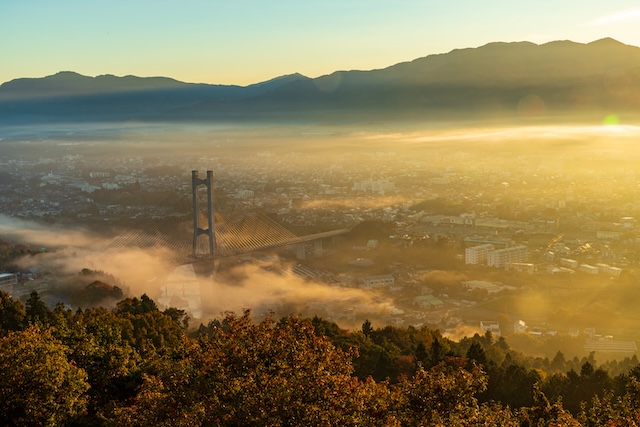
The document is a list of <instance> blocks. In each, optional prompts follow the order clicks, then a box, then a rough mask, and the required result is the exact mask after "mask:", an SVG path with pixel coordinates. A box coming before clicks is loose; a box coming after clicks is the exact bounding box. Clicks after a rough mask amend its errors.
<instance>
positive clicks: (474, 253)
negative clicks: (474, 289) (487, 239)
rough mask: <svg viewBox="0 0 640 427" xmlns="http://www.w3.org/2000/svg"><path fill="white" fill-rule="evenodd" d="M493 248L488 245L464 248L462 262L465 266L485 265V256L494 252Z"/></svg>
mask: <svg viewBox="0 0 640 427" xmlns="http://www.w3.org/2000/svg"><path fill="white" fill-rule="evenodd" d="M495 248H496V247H495V246H493V245H492V244H490V243H487V244H484V245H478V246H471V247H470V248H466V249H465V250H464V262H465V264H485V263H486V262H487V254H488V253H489V252H491V251H493V250H495Z"/></svg>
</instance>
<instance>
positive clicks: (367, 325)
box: [362, 319, 373, 338]
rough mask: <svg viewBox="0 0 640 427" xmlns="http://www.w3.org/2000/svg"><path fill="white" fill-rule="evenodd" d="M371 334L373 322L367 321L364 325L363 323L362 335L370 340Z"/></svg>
mask: <svg viewBox="0 0 640 427" xmlns="http://www.w3.org/2000/svg"><path fill="white" fill-rule="evenodd" d="M371 332H373V328H372V327H371V322H370V321H369V319H366V320H365V321H364V323H362V333H363V334H364V336H365V337H367V338H369V336H371Z"/></svg>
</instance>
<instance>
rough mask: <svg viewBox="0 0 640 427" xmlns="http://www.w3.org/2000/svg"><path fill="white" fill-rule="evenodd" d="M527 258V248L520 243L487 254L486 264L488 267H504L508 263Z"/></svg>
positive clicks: (523, 260) (525, 260)
mask: <svg viewBox="0 0 640 427" xmlns="http://www.w3.org/2000/svg"><path fill="white" fill-rule="evenodd" d="M528 260H529V250H528V249H527V247H526V246H522V245H519V246H512V247H510V248H504V249H498V250H495V251H491V252H489V253H488V254H487V265H488V266H489V267H497V268H505V267H506V266H507V265H508V264H511V263H515V262H527V261H528Z"/></svg>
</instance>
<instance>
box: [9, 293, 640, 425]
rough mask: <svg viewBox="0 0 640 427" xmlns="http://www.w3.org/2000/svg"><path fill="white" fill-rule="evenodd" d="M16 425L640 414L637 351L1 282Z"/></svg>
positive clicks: (635, 417)
mask: <svg viewBox="0 0 640 427" xmlns="http://www.w3.org/2000/svg"><path fill="white" fill-rule="evenodd" d="M0 315H1V316H0V318H1V319H2V329H1V330H0V384H2V387H0V414H1V415H0V416H1V417H2V418H3V425H8V426H22V425H35V426H79V425H92V426H96V425H97V426H130V425H136V426H211V425H220V426H225V425H228V426H232V425H233V426H237V425H255V426H286V425H296V426H334V425H335V426H350V425H351V426H418V425H420V426H437V425H447V426H480V425H482V426H487V425H491V426H534V425H535V426H552V425H554V426H555V425H567V426H571V425H575V426H579V425H584V426H612V425H637V424H638V423H640V415H639V413H638V411H637V407H638V397H640V383H639V382H638V379H639V378H640V364H638V360H637V358H636V357H635V356H634V357H632V358H627V359H625V360H624V361H622V362H616V363H615V364H608V365H601V366H597V365H596V361H595V358H594V355H593V354H591V355H590V356H589V357H586V358H584V359H583V360H577V358H575V359H574V360H565V358H564V355H563V354H562V353H560V352H558V354H557V355H556V357H555V358H554V359H553V360H552V361H549V360H546V361H544V360H543V361H540V360H538V359H536V358H534V357H531V356H526V355H523V354H520V353H518V352H516V351H513V350H512V349H510V347H509V345H508V343H507V342H506V340H504V339H503V338H500V339H497V340H496V339H494V338H493V337H492V336H491V334H490V333H488V334H486V335H484V336H480V335H475V336H474V337H470V338H464V339H462V340H460V341H457V342H456V341H452V340H449V339H447V338H444V337H442V336H441V335H440V333H439V332H438V331H433V330H429V329H427V328H413V327H409V328H395V327H390V326H387V327H384V328H375V327H374V326H373V325H372V324H371V323H370V322H368V321H366V322H365V323H364V324H363V325H362V328H361V330H357V331H347V330H343V329H341V328H340V327H339V326H338V325H336V324H335V323H332V322H329V321H327V320H324V319H321V318H318V317H315V318H313V319H301V318H298V317H293V316H289V317H284V318H281V319H274V318H273V317H267V318H266V319H265V320H262V321H260V322H256V321H254V320H253V319H252V317H251V312H250V311H249V310H247V311H245V312H243V313H241V314H235V313H226V314H225V315H224V316H222V317H221V318H219V319H216V320H214V321H212V322H210V323H209V324H207V325H200V326H199V327H197V328H189V322H188V317H187V315H186V313H185V312H184V311H182V310H179V309H175V308H169V309H166V310H163V311H162V310H160V309H159V308H158V306H157V305H156V304H155V302H154V301H153V300H151V299H150V298H149V297H148V296H146V295H142V296H141V297H140V298H127V299H123V300H121V301H120V302H118V303H117V305H116V307H115V308H114V309H112V310H107V309H105V308H101V307H96V308H90V309H86V310H78V311H76V312H72V311H71V310H68V309H66V308H65V307H64V306H63V305H62V304H59V305H58V306H56V307H55V308H54V309H53V310H50V309H49V308H47V307H46V305H44V304H43V303H42V301H41V300H40V298H39V296H38V294H37V293H36V292H33V293H32V294H31V295H30V297H29V299H28V300H27V302H26V304H24V303H23V302H22V301H20V300H13V299H12V298H11V297H10V296H9V295H7V294H6V293H4V292H0Z"/></svg>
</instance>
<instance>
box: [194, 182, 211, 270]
mask: <svg viewBox="0 0 640 427" xmlns="http://www.w3.org/2000/svg"><path fill="white" fill-rule="evenodd" d="M201 185H203V186H204V187H205V188H206V192H207V214H206V218H207V228H202V227H201V226H200V197H199V196H198V189H199V187H200V186H201ZM191 188H192V193H193V257H194V258H202V257H212V256H214V255H215V249H216V237H215V223H214V218H215V216H214V213H213V171H207V177H206V178H204V179H200V178H198V171H197V170H194V171H191ZM201 235H206V236H207V238H208V239H209V242H208V243H209V253H206V254H203V253H201V252H200V250H199V245H198V237H199V236H201Z"/></svg>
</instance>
